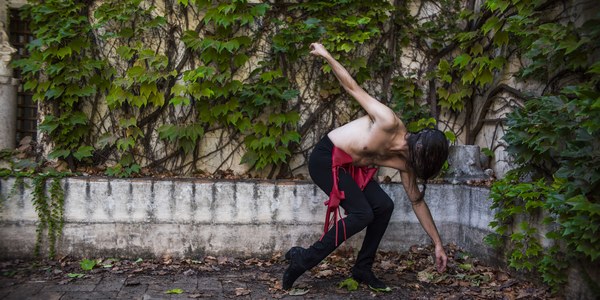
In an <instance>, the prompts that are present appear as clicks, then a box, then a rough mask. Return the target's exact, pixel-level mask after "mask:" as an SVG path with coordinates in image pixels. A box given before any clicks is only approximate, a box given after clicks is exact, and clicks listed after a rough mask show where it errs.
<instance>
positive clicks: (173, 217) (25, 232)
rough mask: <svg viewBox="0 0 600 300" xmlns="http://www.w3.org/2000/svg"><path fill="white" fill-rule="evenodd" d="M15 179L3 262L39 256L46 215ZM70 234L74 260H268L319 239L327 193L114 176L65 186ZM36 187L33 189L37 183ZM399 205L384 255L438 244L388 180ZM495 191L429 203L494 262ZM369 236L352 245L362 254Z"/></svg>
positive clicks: (449, 237)
mask: <svg viewBox="0 0 600 300" xmlns="http://www.w3.org/2000/svg"><path fill="white" fill-rule="evenodd" d="M14 182H15V180H14V179H6V180H0V195H1V196H2V198H3V199H6V200H5V201H4V205H3V208H2V210H1V211H0V220H1V221H0V239H1V240H2V241H3V243H2V244H1V245H0V257H5V258H9V257H23V256H29V255H31V254H32V253H33V252H32V249H33V246H34V241H35V222H36V221H37V214H36V212H35V210H34V208H33V205H32V201H31V188H30V187H21V188H19V189H17V190H18V191H19V192H18V193H17V194H16V195H13V196H12V197H10V198H9V197H8V195H9V193H10V190H11V189H12V187H13V185H14ZM62 185H63V187H64V189H65V213H64V219H65V228H64V230H63V235H62V237H61V240H60V241H59V245H58V247H59V248H58V249H57V250H58V253H60V254H62V255H72V256H80V257H83V256H106V255H109V256H110V255H119V256H132V257H133V256H143V255H152V256H161V255H164V254H170V255H173V256H176V257H185V256H189V255H199V254H228V255H242V256H247V255H268V254H270V253H272V252H274V251H284V250H287V249H288V248H289V247H290V246H292V245H302V246H308V245H309V244H311V243H312V242H314V241H315V240H316V239H318V238H319V237H320V235H321V232H322V227H323V220H324V217H325V206H324V205H323V201H325V200H326V195H325V193H323V192H322V191H321V190H319V189H318V187H316V186H315V185H314V184H312V183H311V182H307V181H255V180H244V181H218V180H214V181H213V180H192V179H189V180H188V179H174V180H156V179H133V180H124V179H108V178H92V177H76V178H68V179H64V180H62ZM29 186H31V185H30V184H29ZM382 187H383V189H384V190H385V191H386V192H387V193H388V194H389V195H390V197H391V198H392V199H393V200H394V203H395V209H394V213H393V214H392V220H391V223H390V226H389V228H388V230H387V232H386V236H385V237H384V240H383V241H382V244H381V249H382V250H401V249H406V248H408V247H409V246H410V245H413V244H419V243H428V242H429V238H428V236H427V235H426V233H425V232H424V231H423V229H422V228H421V226H420V225H419V223H418V220H417V219H416V217H415V215H414V213H413V212H412V207H411V204H410V202H409V201H408V199H407V198H406V194H405V192H404V189H403V187H402V185H401V184H394V183H392V184H382ZM488 195H489V190H488V189H487V188H481V187H471V186H465V185H450V184H430V185H428V188H427V192H426V201H427V203H428V205H429V208H430V210H431V213H432V215H433V217H434V219H435V221H436V224H437V227H438V230H439V231H440V234H441V236H442V239H443V240H444V242H445V243H448V242H455V243H457V244H458V245H460V246H461V247H463V248H465V249H466V250H467V251H469V252H471V253H473V254H477V255H483V257H482V258H483V259H486V258H491V257H492V255H491V254H492V253H491V252H490V251H491V250H489V249H488V248H487V246H485V245H484V244H483V241H482V238H483V237H484V236H485V235H486V234H488V233H490V232H491V230H490V229H489V227H488V224H489V222H490V221H491V220H492V217H493V212H492V211H491V210H490V209H489V207H490V205H491V201H490V200H488ZM361 241H362V233H359V234H358V235H357V236H356V237H353V238H351V239H349V240H348V242H347V243H346V244H347V245H348V246H351V247H355V248H358V247H359V246H360V243H361Z"/></svg>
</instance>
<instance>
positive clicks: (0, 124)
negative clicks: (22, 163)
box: [0, 23, 19, 149]
mask: <svg viewBox="0 0 600 300" xmlns="http://www.w3.org/2000/svg"><path fill="white" fill-rule="evenodd" d="M0 24H2V27H1V28H0V149H5V148H15V145H16V140H15V139H16V134H17V84H18V82H19V81H18V80H17V79H15V78H13V77H12V75H13V71H12V69H11V68H10V65H9V64H10V61H11V59H12V54H13V53H15V52H16V51H17V49H15V48H13V47H12V46H11V45H10V43H9V41H8V35H7V34H6V31H4V23H0Z"/></svg>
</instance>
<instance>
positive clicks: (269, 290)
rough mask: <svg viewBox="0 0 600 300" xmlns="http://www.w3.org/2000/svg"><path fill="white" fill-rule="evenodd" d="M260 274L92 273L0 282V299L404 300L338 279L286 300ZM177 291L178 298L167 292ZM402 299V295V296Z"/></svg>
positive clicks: (315, 281) (316, 282)
mask: <svg viewBox="0 0 600 300" xmlns="http://www.w3.org/2000/svg"><path fill="white" fill-rule="evenodd" d="M271 271H276V272H277V274H266V273H261V272H260V271H259V272H257V271H256V270H252V269H244V270H236V271H231V270H229V271H228V272H227V273H223V272H218V273H213V272H209V273H206V274H195V275H184V274H175V275H164V276H160V275H147V274H142V275H132V274H111V273H103V274H96V275H93V276H90V277H87V276H86V277H84V278H78V279H74V280H57V279H54V280H23V279H21V280H17V279H11V278H6V277H0V299H6V300H9V299H10V300H12V299H15V300H17V299H18V300H24V299H43V300H68V299H69V300H70V299H144V300H146V299H365V298H373V296H376V297H377V298H380V299H406V297H403V294H402V292H400V290H399V289H397V290H396V291H395V292H393V293H389V294H378V295H374V294H372V293H371V292H370V291H369V290H368V289H366V288H365V287H362V288H361V289H359V290H358V291H355V292H352V293H348V292H344V291H343V290H341V289H338V288H337V283H339V282H340V281H341V280H342V279H343V278H342V277H340V276H337V277H333V278H311V277H308V276H303V277H301V279H299V281H298V283H300V285H301V286H302V285H304V286H305V287H308V288H309V292H308V293H307V294H306V295H303V296H291V295H289V294H287V293H285V292H283V291H281V290H277V289H274V288H273V287H274V286H275V285H276V282H275V279H274V278H275V276H277V277H279V275H280V274H281V272H282V271H283V267H282V266H278V267H277V268H275V269H272V270H271ZM173 289H181V290H182V293H181V294H168V293H167V291H170V290H173ZM404 296H406V295H404Z"/></svg>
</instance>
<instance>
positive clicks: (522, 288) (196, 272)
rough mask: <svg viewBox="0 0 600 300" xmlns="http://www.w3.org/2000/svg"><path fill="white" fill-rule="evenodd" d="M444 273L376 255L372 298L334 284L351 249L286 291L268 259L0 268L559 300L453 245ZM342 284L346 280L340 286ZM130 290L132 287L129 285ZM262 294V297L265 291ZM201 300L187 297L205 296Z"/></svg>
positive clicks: (76, 276) (284, 294) (400, 295)
mask: <svg viewBox="0 0 600 300" xmlns="http://www.w3.org/2000/svg"><path fill="white" fill-rule="evenodd" d="M446 251H447V254H448V258H449V260H448V267H447V270H446V272H444V273H441V274H440V273H438V272H437V271H435V270H434V266H433V259H432V253H433V248H432V247H431V246H412V247H411V248H410V250H408V251H405V252H381V253H379V255H378V257H377V259H376V263H375V265H374V268H373V270H374V272H375V274H377V276H378V277H379V278H380V279H381V280H382V281H384V282H386V283H387V284H388V285H389V286H390V287H391V288H392V292H389V293H382V292H373V291H371V290H370V289H369V288H368V287H366V286H364V285H359V286H358V287H357V289H355V290H354V287H353V286H352V284H349V285H347V286H344V287H342V286H340V283H341V282H344V281H345V280H346V279H348V278H349V276H350V268H351V266H352V264H353V262H354V261H353V260H354V251H353V250H352V249H345V250H344V249H340V250H338V251H336V252H335V253H334V254H332V255H330V256H329V257H328V258H327V259H326V260H324V261H323V262H322V263H321V264H320V265H318V266H317V267H315V268H313V269H312V270H310V271H309V272H307V273H305V274H304V275H302V276H301V277H300V278H299V279H298V281H297V282H296V284H295V287H294V289H292V290H291V291H284V290H282V288H281V276H282V274H283V272H284V270H285V268H286V267H287V263H286V262H285V261H284V260H283V259H282V254H281V253H277V254H275V255H273V256H272V257H269V258H264V257H263V258H235V257H226V256H221V257H214V256H205V257H199V258H196V259H191V258H190V259H173V258H171V257H169V256H165V257H162V258H160V259H145V258H136V259H117V258H91V259H73V258H69V257H62V258H59V259H57V260H44V261H25V260H10V261H1V262H0V276H2V277H5V278H11V279H13V280H23V281H35V280H44V281H49V280H53V281H56V282H58V284H70V283H72V282H76V281H77V280H82V278H88V279H89V278H94V277H101V278H105V277H109V276H115V275H116V274H119V276H123V275H126V276H128V277H131V278H135V277H136V276H140V275H146V276H156V277H159V278H163V277H164V278H165V280H167V279H168V278H169V277H173V276H182V275H186V276H208V275H209V274H210V276H219V275H223V276H228V277H232V278H235V276H236V274H238V275H239V277H240V278H237V279H238V280H241V281H245V282H247V285H246V286H247V288H244V289H236V290H235V291H233V292H232V294H231V295H230V296H231V298H237V297H240V298H244V296H246V295H248V294H249V293H251V292H252V289H253V288H256V289H259V288H260V289H262V293H263V294H264V293H266V294H267V295H268V296H267V297H265V298H268V297H270V298H290V296H294V295H298V296H301V297H299V298H303V299H329V298H332V295H333V296H335V297H333V298H340V299H368V298H381V299H560V297H557V296H553V295H552V294H550V291H549V289H548V288H547V287H545V286H543V285H539V284H534V283H532V282H530V281H527V280H524V279H520V278H516V277H515V276H513V275H511V274H510V273H508V272H507V271H506V270H503V269H500V268H496V267H491V266H487V265H485V264H483V263H481V262H480V261H479V260H478V259H477V258H475V257H472V256H470V255H469V254H468V253H466V252H464V251H462V250H461V249H460V248H458V247H457V246H456V245H453V244H449V245H447V246H446ZM346 283H348V281H346ZM132 284H135V282H132ZM267 290H268V291H267ZM205 296H207V295H202V294H198V295H188V297H191V298H205Z"/></svg>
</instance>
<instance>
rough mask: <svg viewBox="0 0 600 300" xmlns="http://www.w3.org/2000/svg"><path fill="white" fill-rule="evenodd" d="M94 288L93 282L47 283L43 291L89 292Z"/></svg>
mask: <svg viewBox="0 0 600 300" xmlns="http://www.w3.org/2000/svg"><path fill="white" fill-rule="evenodd" d="M95 288H96V285H95V284H57V283H54V284H52V285H47V286H45V287H44V289H43V291H44V292H91V291H93V290H94V289H95Z"/></svg>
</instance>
